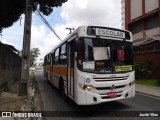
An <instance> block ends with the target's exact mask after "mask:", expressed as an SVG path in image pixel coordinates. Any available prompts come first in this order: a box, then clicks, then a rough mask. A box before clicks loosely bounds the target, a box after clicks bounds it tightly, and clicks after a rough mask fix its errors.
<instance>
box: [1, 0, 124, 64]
mask: <svg viewBox="0 0 160 120" xmlns="http://www.w3.org/2000/svg"><path fill="white" fill-rule="evenodd" d="M44 17H45V19H46V20H47V21H48V23H49V24H50V25H51V26H52V28H53V29H54V30H55V31H56V33H57V34H58V36H60V38H61V39H62V40H63V39H64V38H65V37H67V35H68V33H69V31H68V30H66V28H67V27H71V28H75V29H76V28H77V27H79V26H81V25H100V26H106V27H114V28H121V0H68V1H67V2H66V3H64V4H63V5H62V6H61V7H57V8H56V7H55V8H53V12H52V14H51V15H50V16H44ZM23 30H24V15H22V16H21V19H20V20H18V21H17V22H16V23H14V25H13V26H11V27H9V28H7V29H3V32H2V36H0V41H1V42H2V43H6V44H10V45H13V46H14V47H15V48H16V49H18V50H22V46H23ZM60 42H61V41H60V40H59V39H58V38H57V37H56V36H55V35H54V33H53V32H52V31H50V30H49V29H48V27H47V26H46V25H45V24H44V23H43V22H42V21H41V19H40V18H39V16H37V14H35V13H33V14H32V27H31V48H39V49H40V54H41V55H40V56H39V57H38V58H37V63H41V62H43V60H42V59H44V56H45V55H46V54H47V53H48V52H50V51H51V50H52V49H53V48H54V47H55V46H56V45H57V44H59V43H60Z"/></svg>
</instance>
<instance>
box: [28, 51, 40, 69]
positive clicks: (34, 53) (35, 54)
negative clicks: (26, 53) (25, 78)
mask: <svg viewBox="0 0 160 120" xmlns="http://www.w3.org/2000/svg"><path fill="white" fill-rule="evenodd" d="M39 55H40V50H39V48H32V49H31V51H30V66H33V65H34V63H35V61H36V58H37V57H38V56H39Z"/></svg>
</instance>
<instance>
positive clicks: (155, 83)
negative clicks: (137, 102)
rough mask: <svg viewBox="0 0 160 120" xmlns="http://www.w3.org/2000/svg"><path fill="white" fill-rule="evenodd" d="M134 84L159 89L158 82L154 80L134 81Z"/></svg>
mask: <svg viewBox="0 0 160 120" xmlns="http://www.w3.org/2000/svg"><path fill="white" fill-rule="evenodd" d="M136 84H141V85H148V86H154V87H160V84H159V81H158V80H154V79H147V80H136Z"/></svg>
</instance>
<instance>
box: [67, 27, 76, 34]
mask: <svg viewBox="0 0 160 120" xmlns="http://www.w3.org/2000/svg"><path fill="white" fill-rule="evenodd" d="M66 30H69V34H71V33H72V30H74V28H70V27H67V28H66Z"/></svg>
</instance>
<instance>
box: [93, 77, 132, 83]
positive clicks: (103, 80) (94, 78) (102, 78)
mask: <svg viewBox="0 0 160 120" xmlns="http://www.w3.org/2000/svg"><path fill="white" fill-rule="evenodd" d="M128 77H129V76H121V77H93V80H95V81H96V82H106V81H120V80H127V78H128Z"/></svg>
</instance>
